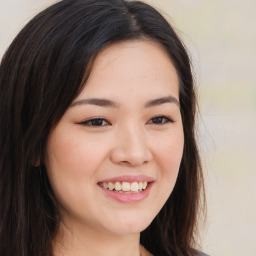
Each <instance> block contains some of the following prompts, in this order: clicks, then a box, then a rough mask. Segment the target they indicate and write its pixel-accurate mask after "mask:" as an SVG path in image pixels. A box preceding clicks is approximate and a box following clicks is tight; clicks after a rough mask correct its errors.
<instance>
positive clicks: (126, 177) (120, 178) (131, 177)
mask: <svg viewBox="0 0 256 256" xmlns="http://www.w3.org/2000/svg"><path fill="white" fill-rule="evenodd" d="M116 181H119V182H124V181H126V182H140V181H147V182H152V181H155V179H154V178H152V177H150V176H146V175H122V176H117V177H112V178H109V179H104V180H101V181H99V183H103V182H116Z"/></svg>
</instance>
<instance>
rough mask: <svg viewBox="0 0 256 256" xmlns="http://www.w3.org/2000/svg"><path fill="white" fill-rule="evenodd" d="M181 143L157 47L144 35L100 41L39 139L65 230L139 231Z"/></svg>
mask: <svg viewBox="0 0 256 256" xmlns="http://www.w3.org/2000/svg"><path fill="white" fill-rule="evenodd" d="M183 144H184V136H183V127H182V119H181V114H180V108H179V82H178V77H177V73H176V70H175V68H174V66H173V64H172V62H171V61H170V59H169V57H168V55H167V54H166V52H165V50H164V49H163V48H162V47H161V46H160V45H159V44H157V43H155V42H151V41H129V42H123V43H117V44H114V45H111V46H108V47H107V48H105V49H104V50H103V51H102V52H101V53H100V54H99V55H98V56H97V58H96V60H95V63H94V67H93V71H92V73H91V75H90V78H89V80H88V82H87V84H86V86H85V88H84V89H83V91H82V92H81V94H80V95H79V96H78V97H77V98H76V99H75V100H74V102H73V103H72V105H71V106H70V107H69V108H68V109H67V111H66V112H65V114H64V115H63V116H62V118H61V120H60V121H59V123H58V124H57V126H56V127H55V128H54V129H53V130H52V131H51V133H50V135H49V138H48V141H47V150H46V159H45V164H46V168H47V173H48V176H49V180H50V183H51V185H52V188H53V191H54V193H55V195H56V197H57V199H58V200H59V202H60V204H61V209H60V210H61V215H62V220H63V221H64V222H65V223H66V224H67V225H68V226H69V227H70V228H72V229H76V228H77V227H79V228H81V227H83V229H85V230H86V229H88V231H90V230H94V231H97V232H101V233H104V232H105V233H108V234H109V233H112V234H113V233H115V234H124V235H125V234H134V233H139V232H141V231H142V230H144V229H145V228H146V227H147V226H148V225H149V224H150V222H151V221H152V220H153V218H154V217H155V216H156V214H157V213H158V212H159V211H160V209H161V208H162V206H163V205H164V203H165V201H166V200H167V198H168V197H169V195H170V194H171V192H172V190H173V187H174V185H175V182H176V179H177V175H178V171H179V166H180V161H181V158H182V153H183Z"/></svg>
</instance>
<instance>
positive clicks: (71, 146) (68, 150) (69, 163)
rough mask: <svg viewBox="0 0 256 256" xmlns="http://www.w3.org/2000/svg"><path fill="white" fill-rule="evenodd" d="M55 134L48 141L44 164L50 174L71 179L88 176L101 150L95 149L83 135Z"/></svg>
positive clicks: (93, 144) (97, 161) (95, 166)
mask: <svg viewBox="0 0 256 256" xmlns="http://www.w3.org/2000/svg"><path fill="white" fill-rule="evenodd" d="M62 135H63V134H62V133H61V132H56V133H55V134H52V136H51V137H50V138H49V140H48V145H47V157H46V164H47V165H48V170H49V171H50V172H54V173H55V172H56V174H57V173H58V174H59V175H61V176H63V175H67V176H69V175H70V176H71V178H72V179H74V178H75V177H76V178H79V179H80V178H82V177H83V176H90V175H91V174H92V173H93V171H94V170H95V169H96V168H97V165H98V164H99V161H100V156H101V155H102V154H103V152H102V150H103V149H102V148H101V147H100V148H99V147H95V144H97V143H91V142H90V140H89V139H88V137H87V138H83V137H84V136H83V135H80V136H79V133H76V134H75V135H74V136H73V135H72V134H69V133H66V134H65V136H62ZM101 149H102V150H101Z"/></svg>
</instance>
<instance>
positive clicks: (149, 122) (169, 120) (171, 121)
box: [147, 115, 175, 125]
mask: <svg viewBox="0 0 256 256" xmlns="http://www.w3.org/2000/svg"><path fill="white" fill-rule="evenodd" d="M154 118H163V119H165V120H166V121H165V122H164V123H153V122H152V120H153V119H154ZM174 122H175V121H174V120H173V118H171V117H170V116H166V115H156V116H153V117H152V118H150V120H149V121H148V122H147V124H153V125H164V124H167V123H174Z"/></svg>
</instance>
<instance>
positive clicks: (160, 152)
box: [0, 0, 204, 256]
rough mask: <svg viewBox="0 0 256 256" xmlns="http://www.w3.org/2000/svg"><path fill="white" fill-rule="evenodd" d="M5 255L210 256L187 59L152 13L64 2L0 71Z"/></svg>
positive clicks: (32, 27)
mask: <svg viewBox="0 0 256 256" xmlns="http://www.w3.org/2000/svg"><path fill="white" fill-rule="evenodd" d="M0 102H1V108H0V118H1V120H0V121H1V133H0V138H1V139H0V143H1V144H0V145H1V158H0V175H1V176H0V182H1V183H0V204H1V208H0V214H1V215H0V219H1V221H0V241H1V242H0V243H1V247H0V255H5V256H14V255H15V256H18V255H19V256H28V255H29V256H31V255H37V256H48V255H52V256H62V255H65V256H66V255H67V256H69V255H72V256H80V255H94V256H95V255H111V256H115V255H123V256H126V255H127V256H128V255H133V256H134V255H135V256H137V255H138V256H139V255H141V256H146V255H158V256H163V255H183V256H184V255H202V254H200V253H199V252H198V251H197V250H196V249H195V245H196V228H197V216H198V214H199V207H200V206H202V204H200V202H201V201H200V191H202V192H203V188H204V187H203V179H202V171H201V166H200V159H199V156H198V151H197V145H196V141H195V131H194V122H195V108H196V99H195V92H194V85H193V77H192V74H191V67H190V61H189V58H188V55H187V53H186V50H185V49H184V46H183V44H182V42H181V41H180V39H179V38H178V36H177V35H176V33H175V32H174V30H173V29H172V27H171V26H170V25H169V24H168V23H167V21H166V20H165V19H164V18H163V17H162V16H161V15H160V14H159V13H158V12H157V11H156V10H154V9H153V8H152V7H150V6H149V5H147V4H144V3H142V2H137V1H125V0H64V1H60V2H58V3H56V4H54V5H52V6H51V7H49V8H48V9H46V10H44V11H43V12H41V13H40V14H38V15H37V16H36V17H35V18H33V19H32V20H31V21H30V22H29V23H28V24H27V25H26V26H25V27H24V29H22V31H21V32H20V33H19V34H18V36H17V37H16V38H15V39H14V41H13V42H12V44H11V45H10V47H9V49H8V50H7V52H6V54H5V55H4V57H3V60H2V63H1V67H0Z"/></svg>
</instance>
